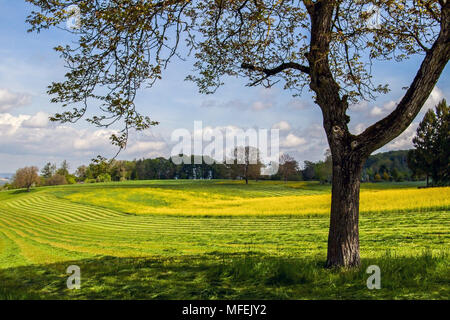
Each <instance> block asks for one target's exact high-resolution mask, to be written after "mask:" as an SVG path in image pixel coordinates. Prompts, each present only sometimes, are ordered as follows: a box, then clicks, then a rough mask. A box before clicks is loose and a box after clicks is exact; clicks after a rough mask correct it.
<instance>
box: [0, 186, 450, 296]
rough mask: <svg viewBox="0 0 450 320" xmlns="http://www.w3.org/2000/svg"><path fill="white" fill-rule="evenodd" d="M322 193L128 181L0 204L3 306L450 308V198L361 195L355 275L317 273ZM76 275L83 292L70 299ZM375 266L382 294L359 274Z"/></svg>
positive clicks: (389, 192) (324, 226) (16, 194)
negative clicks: (212, 302)
mask: <svg viewBox="0 0 450 320" xmlns="http://www.w3.org/2000/svg"><path fill="white" fill-rule="evenodd" d="M329 205H330V187H329V186H321V185H319V184H317V183H306V182H290V183H288V184H285V183H280V182H265V181H259V182H252V183H251V184H250V185H248V186H246V185H244V184H243V183H242V182H240V181H237V182H231V181H137V182H123V183H110V184H86V185H72V186H61V187H45V188H37V189H33V190H32V192H29V193H28V192H24V191H21V190H19V191H7V192H0V298H3V299H8V298H12V299H17V298H19V299H20V298H36V299H47V298H56V299H86V298H89V299H91V298H94V299H105V298H106V299H109V298H115V299H129V298H138V299H220V298H222V299H236V298H247V299H253V298H258V299H265V298H273V299H347V298H353V299H359V298H362V299H372V298H375V299H384V298H396V299H412V298H416V299H449V298H450V257H449V253H450V252H449V244H450V188H429V189H417V184H414V183H396V184H363V186H362V191H361V221H360V233H361V256H362V263H363V266H362V267H361V268H360V269H357V270H350V271H349V270H326V269H324V268H322V266H323V264H324V262H325V258H326V247H327V232H328V223H329V221H328V220H329V217H328V211H329ZM72 264H75V265H79V266H80V268H81V272H82V286H81V289H80V290H68V289H67V288H66V279H67V276H68V275H67V274H66V273H65V270H66V268H67V267H68V266H69V265H72ZM370 264H376V265H378V266H380V268H381V272H382V276H381V277H382V280H381V281H382V289H381V290H368V289H367V287H366V279H367V277H368V276H369V275H367V274H366V273H365V269H366V267H367V266H368V265H370Z"/></svg>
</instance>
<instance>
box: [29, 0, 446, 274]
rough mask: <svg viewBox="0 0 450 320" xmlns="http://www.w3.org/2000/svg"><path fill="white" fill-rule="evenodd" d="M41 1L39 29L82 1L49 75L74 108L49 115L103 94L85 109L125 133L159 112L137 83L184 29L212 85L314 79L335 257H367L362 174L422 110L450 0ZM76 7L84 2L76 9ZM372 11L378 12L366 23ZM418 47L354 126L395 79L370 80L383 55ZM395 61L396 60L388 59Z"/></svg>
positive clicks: (437, 69)
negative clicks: (356, 114)
mask: <svg viewBox="0 0 450 320" xmlns="http://www.w3.org/2000/svg"><path fill="white" fill-rule="evenodd" d="M27 1H28V2H31V3H33V4H35V5H36V6H37V7H38V8H39V9H40V10H39V11H38V12H34V13H32V14H31V15H30V17H29V18H28V22H29V23H30V24H31V30H36V31H40V30H42V29H45V28H49V27H52V26H61V23H62V22H64V21H65V20H66V19H67V17H68V16H70V14H72V13H73V12H74V11H73V10H67V9H68V7H69V5H71V4H76V5H78V8H79V13H80V19H79V23H80V26H81V28H80V29H78V30H71V31H72V32H73V33H75V36H77V37H78V39H77V40H78V41H76V45H72V46H58V47H57V48H56V50H57V51H59V52H60V53H61V55H62V57H63V58H64V59H65V61H66V64H67V67H68V68H69V71H68V73H67V74H66V80H65V81H63V82H58V83H53V84H52V85H51V86H50V88H49V93H50V94H52V95H53V98H52V101H53V102H56V103H61V104H62V105H63V106H64V107H68V106H69V105H73V106H74V109H72V110H71V111H64V112H62V113H60V114H56V115H55V116H54V117H53V120H57V121H62V122H73V121H76V120H77V119H79V118H81V117H83V116H84V114H85V113H86V109H87V107H88V105H89V104H92V103H93V102H94V101H95V100H97V101H99V103H100V108H101V110H102V112H101V114H99V113H96V112H94V114H95V116H93V117H91V118H89V119H88V121H90V122H92V123H93V124H95V125H97V126H109V125H110V124H112V123H115V122H117V121H119V120H120V119H123V121H124V129H123V131H122V132H120V133H117V134H115V135H113V136H112V141H113V142H114V143H115V144H117V145H118V146H119V147H121V148H123V147H125V145H126V140H127V136H128V131H129V130H130V129H131V128H135V129H137V130H143V129H146V128H148V127H149V126H150V125H152V124H155V122H154V121H152V120H150V118H148V117H145V116H143V115H141V114H139V113H138V112H137V110H136V108H135V105H134V97H135V95H136V91H137V90H138V89H139V88H140V87H142V86H143V85H148V86H151V85H152V84H153V83H154V82H155V81H156V80H158V79H159V78H160V77H161V73H162V70H163V69H164V67H165V66H166V65H167V63H168V62H169V61H170V59H171V58H173V57H174V56H177V55H179V54H182V53H183V52H185V51H186V50H179V44H180V41H182V40H186V42H185V43H186V46H187V47H188V49H191V50H192V51H193V52H194V53H195V58H196V60H197V62H196V64H195V66H196V69H197V72H196V73H195V74H193V75H191V76H190V77H189V79H191V80H193V81H196V82H197V84H198V85H199V88H200V91H201V92H206V93H210V92H214V90H215V89H216V88H217V87H219V86H220V85H222V84H223V83H224V79H225V76H243V77H246V78H248V79H249V85H265V86H271V85H273V84H274V83H277V82H278V81H280V80H281V81H282V84H283V85H284V88H286V89H291V90H296V91H298V92H297V93H300V91H301V89H302V88H304V87H305V86H306V87H309V89H310V90H311V91H312V93H313V95H314V101H315V102H316V104H317V105H318V106H319V107H320V109H321V111H322V115H323V126H324V129H325V132H326V136H327V139H328V143H329V146H330V150H331V153H332V158H333V181H332V185H333V186H332V204H331V218H330V230H329V238H328V257H327V265H328V266H356V265H359V264H360V257H359V231H358V217H359V187H360V185H359V183H360V182H359V179H360V175H361V171H362V166H363V163H364V161H365V160H366V159H367V157H368V156H369V155H370V154H371V153H372V152H373V151H375V150H377V149H378V148H380V147H382V146H383V145H385V144H386V143H388V142H389V141H391V140H392V139H394V138H395V137H397V136H398V135H400V134H401V133H402V132H403V131H404V130H405V129H406V128H407V127H408V126H409V124H410V123H411V122H412V120H413V119H414V118H415V117H416V115H417V114H418V112H419V111H420V109H421V108H422V106H423V104H424V103H425V101H426V100H427V98H428V96H429V94H430V93H431V91H432V90H433V88H434V86H435V84H436V82H437V81H438V79H439V77H440V75H441V73H442V71H443V70H444V67H445V65H446V64H447V62H448V60H449V57H450V41H449V37H450V3H448V1H447V0H420V1H405V0H400V1H393V0H386V1H377V0H358V1H338V0H330V1H327V0H316V1H313V0H303V1H301V0H298V1H295V0H292V1H284V0H202V1H200V0H198V1H195V0H192V1H189V0H156V1H151V0H103V1H101V0H97V1H91V0H27ZM75 11H76V10H75ZM369 21H370V23H369ZM412 55H422V56H423V59H422V63H421V64H420V67H419V69H418V70H417V73H416V75H415V77H414V79H413V80H412V82H411V83H410V84H409V86H408V89H407V90H406V92H405V94H404V96H403V97H402V99H401V100H400V102H399V103H398V104H397V106H396V108H395V109H394V110H393V111H392V113H391V114H389V115H388V116H386V117H385V118H383V119H381V120H380V121H378V122H376V123H375V124H373V125H371V126H369V127H368V128H367V129H366V130H365V131H364V132H362V133H361V134H358V135H356V134H353V133H351V132H350V130H349V128H348V123H349V121H350V118H349V116H348V115H347V109H348V107H349V104H351V103H356V102H357V101H360V100H361V99H372V98H374V97H375V96H376V95H377V94H379V93H384V92H387V91H388V88H387V86H386V85H383V84H380V85H377V84H373V83H372V76H371V70H372V64H373V62H374V61H376V60H389V59H393V61H397V62H398V61H401V60H403V59H406V58H408V57H410V56H412ZM392 63H393V62H392Z"/></svg>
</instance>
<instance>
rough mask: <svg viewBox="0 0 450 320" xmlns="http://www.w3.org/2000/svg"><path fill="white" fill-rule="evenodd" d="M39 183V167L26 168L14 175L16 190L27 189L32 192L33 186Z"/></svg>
mask: <svg viewBox="0 0 450 320" xmlns="http://www.w3.org/2000/svg"><path fill="white" fill-rule="evenodd" d="M38 183H39V175H38V168H37V167H25V168H21V169H18V170H17V171H16V174H15V175H14V180H13V185H14V186H15V187H16V188H26V189H27V191H28V192H29V191H30V188H31V187H32V186H33V184H38Z"/></svg>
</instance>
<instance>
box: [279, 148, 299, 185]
mask: <svg viewBox="0 0 450 320" xmlns="http://www.w3.org/2000/svg"><path fill="white" fill-rule="evenodd" d="M297 171H298V162H297V160H295V159H294V158H293V157H292V156H290V155H289V154H287V153H283V154H282V155H281V157H280V167H279V169H278V172H279V173H280V175H281V178H282V179H283V180H284V182H287V181H288V180H289V178H290V177H292V176H294V175H295V174H297Z"/></svg>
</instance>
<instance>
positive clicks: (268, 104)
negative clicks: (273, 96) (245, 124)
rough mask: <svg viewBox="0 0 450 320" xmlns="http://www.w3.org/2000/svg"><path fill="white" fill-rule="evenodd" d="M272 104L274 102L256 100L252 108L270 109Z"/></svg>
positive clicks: (256, 109)
mask: <svg viewBox="0 0 450 320" xmlns="http://www.w3.org/2000/svg"><path fill="white" fill-rule="evenodd" d="M272 106H273V103H272V102H262V101H256V102H254V103H253V104H252V110H254V111H261V110H265V109H269V108H271V107H272Z"/></svg>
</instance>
